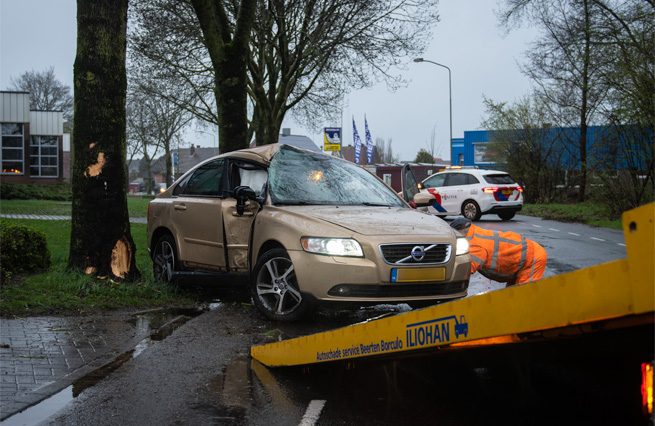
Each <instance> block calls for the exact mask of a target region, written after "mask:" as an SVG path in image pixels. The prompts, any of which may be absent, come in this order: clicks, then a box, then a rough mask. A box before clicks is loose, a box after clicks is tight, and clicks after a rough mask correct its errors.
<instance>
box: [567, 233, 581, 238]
mask: <svg viewBox="0 0 655 426" xmlns="http://www.w3.org/2000/svg"><path fill="white" fill-rule="evenodd" d="M569 235H575V236H576V237H579V236H580V234H576V233H575V232H569Z"/></svg>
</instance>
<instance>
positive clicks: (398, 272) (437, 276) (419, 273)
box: [391, 268, 446, 283]
mask: <svg viewBox="0 0 655 426" xmlns="http://www.w3.org/2000/svg"><path fill="white" fill-rule="evenodd" d="M445 279H446V268H403V269H400V268H398V269H396V268H394V269H392V270H391V282H392V283H408V282H416V281H443V280H445Z"/></svg>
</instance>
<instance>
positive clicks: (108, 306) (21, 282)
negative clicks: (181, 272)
mask: <svg viewBox="0 0 655 426" xmlns="http://www.w3.org/2000/svg"><path fill="white" fill-rule="evenodd" d="M3 212H4V203H3ZM10 221H12V222H16V223H20V224H24V225H28V226H32V227H35V228H40V229H42V230H43V231H44V232H45V234H46V237H47V240H48V249H49V250H50V253H51V259H52V268H51V269H50V271H49V272H46V273H43V274H36V275H28V276H22V277H19V278H18V279H17V280H15V281H14V282H12V283H11V284H8V285H5V286H3V287H2V288H1V289H0V312H1V313H2V316H3V317H22V316H31V315H72V314H73V315H80V314H91V313H96V312H99V311H102V310H112V309H121V308H145V307H154V306H168V305H191V304H194V303H195V302H196V301H195V300H194V299H193V297H192V296H191V295H190V294H187V293H186V292H183V291H181V290H179V289H178V288H177V287H176V286H174V285H170V284H166V283H162V282H159V281H156V280H155V279H154V277H153V275H152V261H151V260H150V257H149V256H148V251H147V249H146V225H145V224H135V223H133V224H131V230H132V237H133V238H134V241H135V243H136V246H137V251H136V263H137V267H138V269H139V271H141V274H142V279H141V280H140V281H139V282H136V283H114V282H112V281H110V280H99V279H95V278H92V277H89V276H86V275H84V274H82V273H74V272H69V271H67V270H66V265H67V263H68V251H69V247H70V227H71V225H70V221H67V220H18V219H14V220H10Z"/></svg>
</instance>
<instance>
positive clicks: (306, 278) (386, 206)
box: [148, 144, 470, 321]
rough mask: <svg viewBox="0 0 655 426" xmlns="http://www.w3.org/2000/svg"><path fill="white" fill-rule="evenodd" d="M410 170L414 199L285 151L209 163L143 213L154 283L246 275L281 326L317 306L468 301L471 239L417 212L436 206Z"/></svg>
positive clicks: (363, 175)
mask: <svg viewBox="0 0 655 426" xmlns="http://www.w3.org/2000/svg"><path fill="white" fill-rule="evenodd" d="M404 175H405V180H404V185H405V186H407V188H403V189H404V191H403V193H404V194H407V195H406V197H409V196H410V194H411V196H412V199H408V200H404V199H403V198H401V197H400V196H398V194H396V192H395V191H394V190H393V189H391V188H390V187H389V186H387V185H386V184H385V183H384V182H382V181H381V180H380V179H379V178H378V177H377V176H375V175H374V174H372V173H370V172H369V171H367V170H366V169H364V168H362V167H359V166H357V165H355V164H353V163H351V162H348V161H345V160H342V159H340V158H337V157H334V156H329V155H325V154H322V153H318V152H314V151H309V150H304V149H300V148H296V147H293V146H290V145H284V144H273V145H266V146H263V147H256V148H250V149H244V150H240V151H233V152H229V153H226V154H222V155H219V156H217V157H214V158H211V159H209V160H207V161H205V162H203V163H201V164H199V165H197V166H196V167H195V168H193V169H192V170H190V171H189V172H187V173H186V174H185V175H183V176H182V177H181V178H180V179H179V180H178V181H176V182H175V183H174V184H173V185H171V187H170V188H168V189H167V190H166V191H165V192H163V193H161V194H159V195H157V197H156V198H155V199H154V200H153V201H152V202H151V203H150V205H149V206H148V250H149V251H150V255H151V257H152V259H153V268H154V274H155V277H156V278H158V279H161V280H165V281H172V280H173V279H174V278H176V277H177V276H182V275H185V274H187V275H189V274H198V273H205V274H214V275H215V276H216V277H217V283H220V281H221V280H229V279H230V278H233V277H234V276H235V275H246V276H247V277H248V278H249V280H244V281H247V282H248V283H249V286H250V291H251V294H252V299H253V302H254V305H255V306H256V307H257V308H258V309H259V310H260V311H261V312H262V313H263V314H264V315H265V316H266V317H268V318H270V319H273V320H283V321H295V320H298V319H300V318H302V317H303V316H304V315H305V314H306V313H308V312H310V311H311V310H312V309H314V308H315V306H316V304H317V303H321V304H329V303H334V302H353V303H356V304H359V305H360V306H361V305H367V304H368V305H370V304H380V303H390V302H393V303H402V302H406V303H409V304H410V305H412V304H415V305H416V304H421V303H422V304H426V303H429V302H436V301H439V300H444V299H454V298H460V297H464V296H466V294H467V290H468V284H469V276H470V256H469V252H468V244H467V242H466V239H464V238H462V237H461V235H459V234H458V233H456V232H455V231H454V230H453V229H452V228H450V226H448V224H447V223H446V222H444V221H443V220H442V219H440V218H438V217H436V216H433V215H429V214H426V213H422V212H419V211H417V210H416V209H415V207H416V206H424V207H425V206H428V205H430V204H431V203H433V202H434V201H435V200H434V197H433V196H432V195H430V194H422V193H419V191H418V187H416V181H415V180H414V178H413V174H412V173H411V170H410V169H407V170H406V171H405V172H404ZM412 207H414V208H412Z"/></svg>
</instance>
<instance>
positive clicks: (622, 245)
mask: <svg viewBox="0 0 655 426" xmlns="http://www.w3.org/2000/svg"><path fill="white" fill-rule="evenodd" d="M616 244H618V245H620V246H621V247H625V244H623V243H616Z"/></svg>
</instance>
